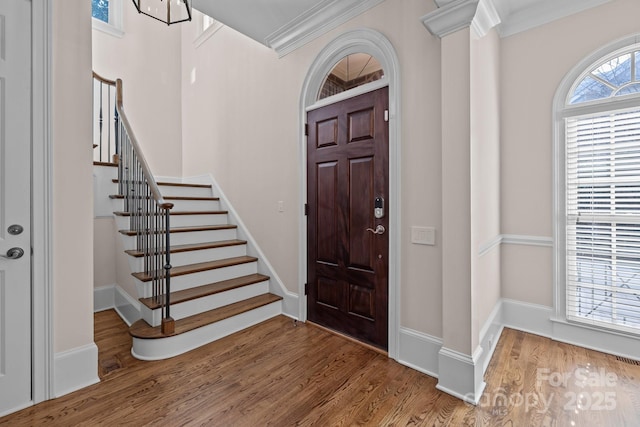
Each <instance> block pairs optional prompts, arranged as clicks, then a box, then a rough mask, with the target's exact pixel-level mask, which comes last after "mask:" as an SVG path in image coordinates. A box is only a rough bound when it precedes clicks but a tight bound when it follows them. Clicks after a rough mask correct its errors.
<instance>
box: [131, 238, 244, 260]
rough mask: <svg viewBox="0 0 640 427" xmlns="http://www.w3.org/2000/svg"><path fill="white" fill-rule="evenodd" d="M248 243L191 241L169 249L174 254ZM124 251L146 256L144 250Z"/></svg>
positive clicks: (239, 241)
mask: <svg viewBox="0 0 640 427" xmlns="http://www.w3.org/2000/svg"><path fill="white" fill-rule="evenodd" d="M246 244H247V241H246V240H237V239H233V240H220V241H218V242H207V243H190V244H186V245H175V246H171V248H170V249H169V252H170V253H172V254H173V253H179V252H190V251H199V250H203V249H216V248H226V247H229V246H239V245H246ZM124 252H125V253H126V254H128V255H131V256H132V257H136V258H141V257H143V256H144V252H142V251H136V250H127V251H124ZM150 252H153V250H151V251H150ZM162 253H164V249H163V250H162Z"/></svg>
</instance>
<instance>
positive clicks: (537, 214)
mask: <svg viewBox="0 0 640 427" xmlns="http://www.w3.org/2000/svg"><path fill="white" fill-rule="evenodd" d="M638 16H640V3H639V2H637V1H635V0H616V1H613V2H611V3H607V4H605V5H603V6H600V7H597V8H594V9H590V10H588V11H585V12H582V13H579V14H577V15H574V16H571V17H568V18H564V19H561V20H558V21H555V22H553V23H550V24H547V25H544V26H542V27H539V28H534V29H532V30H529V31H526V32H524V33H520V34H516V35H514V36H511V37H507V38H505V39H503V40H502V53H501V55H502V67H501V75H502V79H501V80H502V87H501V92H502V99H501V104H502V105H501V119H502V120H501V121H502V127H501V132H502V145H501V170H502V178H501V203H502V209H501V223H502V224H501V227H502V233H503V234H516V235H529V236H542V237H552V235H553V223H552V221H553V212H552V204H553V183H552V180H553V177H552V174H553V157H552V146H553V140H552V124H553V123H552V118H551V109H552V101H553V97H554V95H555V92H556V90H557V88H558V85H559V84H560V82H561V80H562V79H563V77H564V76H565V75H566V74H567V73H568V72H569V71H570V70H571V69H572V68H573V67H574V66H575V65H576V64H577V63H578V62H579V61H580V60H582V59H583V58H585V57H586V56H588V55H589V54H590V53H591V52H593V51H595V50H597V49H598V48H600V47H602V46H605V45H606V44H608V43H610V42H612V41H614V40H617V39H620V38H622V37H624V36H626V35H630V34H637V33H638V32H640V26H638ZM552 255H553V253H552V249H551V248H544V247H527V246H521V245H503V247H502V296H503V297H505V298H511V299H516V300H521V301H525V302H531V303H536V304H541V305H546V306H551V305H552V304H553V297H552V295H553V294H552V289H553V284H552Z"/></svg>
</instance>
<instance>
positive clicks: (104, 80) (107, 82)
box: [93, 71, 116, 86]
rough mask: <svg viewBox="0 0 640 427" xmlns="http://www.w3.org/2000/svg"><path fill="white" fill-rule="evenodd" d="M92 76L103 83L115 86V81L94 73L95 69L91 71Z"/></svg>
mask: <svg viewBox="0 0 640 427" xmlns="http://www.w3.org/2000/svg"><path fill="white" fill-rule="evenodd" d="M93 78H94V79H96V80H98V81H100V82H102V83H105V84H108V85H111V86H115V85H116V82H115V81H113V80H109V79H106V78H104V77H102V76H101V75H100V74H98V73H96V72H95V71H94V72H93Z"/></svg>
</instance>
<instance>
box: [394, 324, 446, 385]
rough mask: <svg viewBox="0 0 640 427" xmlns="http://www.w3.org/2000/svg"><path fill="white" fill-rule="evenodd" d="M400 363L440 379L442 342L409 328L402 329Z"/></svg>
mask: <svg viewBox="0 0 640 427" xmlns="http://www.w3.org/2000/svg"><path fill="white" fill-rule="evenodd" d="M399 341H400V345H399V351H398V363H401V364H403V365H405V366H408V367H409V368H412V369H415V370H416V371H419V372H422V373H423V374H427V375H429V376H432V377H435V378H438V352H439V351H440V349H441V348H442V340H441V339H440V338H436V337H433V336H431V335H427V334H424V333H422V332H418V331H414V330H413V329H409V328H402V327H401V328H400V339H399Z"/></svg>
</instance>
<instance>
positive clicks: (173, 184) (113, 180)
mask: <svg viewBox="0 0 640 427" xmlns="http://www.w3.org/2000/svg"><path fill="white" fill-rule="evenodd" d="M111 181H112V182H113V183H114V184H117V183H118V182H119V180H118V178H113V179H112V180H111ZM156 184H157V185H164V186H167V187H189V188H211V184H189V183H184V182H156Z"/></svg>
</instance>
